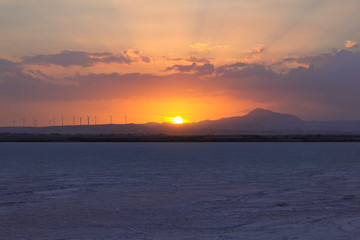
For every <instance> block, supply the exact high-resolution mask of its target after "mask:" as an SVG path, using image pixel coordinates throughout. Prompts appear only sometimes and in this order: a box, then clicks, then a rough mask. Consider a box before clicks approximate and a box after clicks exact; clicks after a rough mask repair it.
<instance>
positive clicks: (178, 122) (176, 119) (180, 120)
mask: <svg viewBox="0 0 360 240" xmlns="http://www.w3.org/2000/svg"><path fill="white" fill-rule="evenodd" d="M183 122H184V120H183V119H182V117H180V116H177V117H175V118H174V124H182V123H183Z"/></svg>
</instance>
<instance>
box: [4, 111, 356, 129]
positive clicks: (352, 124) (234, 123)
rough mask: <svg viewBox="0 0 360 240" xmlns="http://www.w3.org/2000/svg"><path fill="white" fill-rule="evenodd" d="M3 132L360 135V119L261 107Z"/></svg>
mask: <svg viewBox="0 0 360 240" xmlns="http://www.w3.org/2000/svg"><path fill="white" fill-rule="evenodd" d="M0 133H26V134H137V135H149V134H150V135H151V134H167V135H196V134H199V135H206V134H207V135H209V134H213V135H226V134H228V135H236V134H307V133H325V134H326V133H331V134H334V133H346V134H359V133H360V121H305V120H302V119H300V118H299V117H297V116H295V115H291V114H284V113H277V112H273V111H270V110H267V109H262V108H257V109H254V110H253V111H250V112H249V113H248V114H246V115H243V116H234V117H228V118H221V119H218V120H205V121H200V122H193V123H184V124H182V125H175V124H171V123H165V124H161V123H145V124H105V125H81V126H53V127H0Z"/></svg>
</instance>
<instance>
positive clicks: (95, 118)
mask: <svg viewBox="0 0 360 240" xmlns="http://www.w3.org/2000/svg"><path fill="white" fill-rule="evenodd" d="M95 125H96V116H95Z"/></svg>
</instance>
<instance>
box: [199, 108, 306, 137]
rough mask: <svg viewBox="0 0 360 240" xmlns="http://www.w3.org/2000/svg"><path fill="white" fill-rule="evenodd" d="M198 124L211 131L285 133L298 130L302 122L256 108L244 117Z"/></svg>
mask: <svg viewBox="0 0 360 240" xmlns="http://www.w3.org/2000/svg"><path fill="white" fill-rule="evenodd" d="M199 124H200V125H202V126H203V127H206V128H210V129H213V130H226V131H287V130H296V129H300V128H301V127H302V126H303V124H304V121H303V120H301V119H300V118H298V117H296V116H293V115H289V114H282V113H275V112H272V111H269V110H265V109H260V108H258V109H255V110H253V111H251V112H250V113H248V114H247V115H245V116H240V117H230V118H223V119H219V120H215V121H206V122H200V123H199Z"/></svg>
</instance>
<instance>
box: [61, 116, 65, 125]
mask: <svg viewBox="0 0 360 240" xmlns="http://www.w3.org/2000/svg"><path fill="white" fill-rule="evenodd" d="M61 126H64V117H63V116H61Z"/></svg>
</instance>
